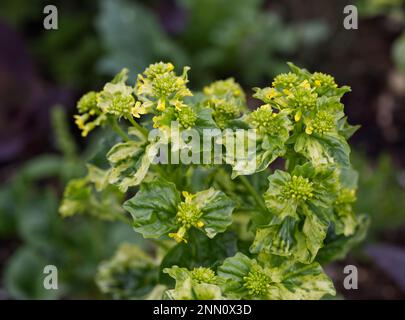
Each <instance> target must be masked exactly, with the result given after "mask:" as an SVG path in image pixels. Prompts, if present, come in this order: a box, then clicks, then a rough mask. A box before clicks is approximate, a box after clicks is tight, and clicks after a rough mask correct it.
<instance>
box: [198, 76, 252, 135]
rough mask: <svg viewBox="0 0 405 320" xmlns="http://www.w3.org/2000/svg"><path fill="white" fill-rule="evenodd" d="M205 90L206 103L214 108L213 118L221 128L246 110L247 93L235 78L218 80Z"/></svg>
mask: <svg viewBox="0 0 405 320" xmlns="http://www.w3.org/2000/svg"><path fill="white" fill-rule="evenodd" d="M203 92H204V95H205V103H206V104H207V105H208V106H209V107H210V108H212V109H213V118H214V120H215V122H216V123H217V125H218V127H220V128H225V127H226V125H227V123H228V121H229V120H232V119H236V118H238V117H240V116H241V114H242V112H243V111H245V110H246V98H245V94H244V93H243V90H242V88H241V87H240V85H239V84H238V83H236V82H235V80H234V79H233V78H229V79H226V80H219V81H216V82H214V83H212V84H211V85H209V86H207V87H205V88H204V90H203Z"/></svg>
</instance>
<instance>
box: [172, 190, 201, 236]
mask: <svg viewBox="0 0 405 320" xmlns="http://www.w3.org/2000/svg"><path fill="white" fill-rule="evenodd" d="M183 196H184V198H185V200H184V201H183V202H181V203H180V204H179V205H178V207H177V214H176V222H177V224H178V225H179V226H180V228H179V230H178V231H177V232H176V233H169V237H171V238H173V239H175V240H176V241H177V242H182V241H184V242H187V240H186V238H185V235H186V233H187V230H188V229H190V228H191V227H195V228H202V227H204V222H203V221H202V220H201V216H202V211H201V210H200V208H199V207H198V205H197V204H196V203H195V202H194V201H193V198H194V196H193V195H192V194H190V193H188V192H186V191H183Z"/></svg>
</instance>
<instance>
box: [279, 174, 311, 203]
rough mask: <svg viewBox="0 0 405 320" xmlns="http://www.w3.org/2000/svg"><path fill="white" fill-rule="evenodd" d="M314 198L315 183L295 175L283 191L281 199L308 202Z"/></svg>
mask: <svg viewBox="0 0 405 320" xmlns="http://www.w3.org/2000/svg"><path fill="white" fill-rule="evenodd" d="M313 196H314V194H313V183H312V182H311V181H309V179H308V178H304V177H301V176H296V175H293V176H292V177H291V180H290V181H288V182H287V183H286V185H285V186H284V189H283V190H282V193H281V197H282V198H283V199H284V200H286V199H291V198H292V199H297V200H304V201H305V200H307V199H310V198H312V197H313Z"/></svg>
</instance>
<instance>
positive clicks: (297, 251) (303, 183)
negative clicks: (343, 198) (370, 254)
mask: <svg viewBox="0 0 405 320" xmlns="http://www.w3.org/2000/svg"><path fill="white" fill-rule="evenodd" d="M338 185H339V184H338V179H337V175H336V172H335V170H334V168H333V167H332V168H330V167H325V166H321V167H316V168H315V167H313V166H312V165H311V164H310V163H307V164H305V165H302V166H296V167H295V168H294V170H293V171H292V172H291V174H290V173H287V172H283V171H280V170H276V171H275V173H274V174H272V175H271V176H270V177H269V189H268V190H267V191H266V193H265V195H264V198H265V201H266V206H267V207H268V209H269V214H268V216H267V221H266V220H265V219H264V218H263V220H262V221H261V224H259V225H258V226H257V230H256V237H255V240H254V242H253V244H252V246H251V248H250V250H251V252H253V253H259V252H267V253H271V254H275V255H280V256H285V257H290V258H291V259H293V260H296V261H300V262H303V263H311V262H312V261H313V260H314V259H315V257H316V255H317V252H318V250H319V249H320V248H321V247H322V245H323V241H324V239H325V237H326V233H327V230H328V227H329V225H330V224H331V222H332V221H333V215H332V210H331V207H332V205H333V203H334V201H335V199H336V193H337V188H338Z"/></svg>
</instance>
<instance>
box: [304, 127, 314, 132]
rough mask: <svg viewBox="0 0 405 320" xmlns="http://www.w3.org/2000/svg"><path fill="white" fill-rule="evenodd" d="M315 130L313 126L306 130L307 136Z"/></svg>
mask: <svg viewBox="0 0 405 320" xmlns="http://www.w3.org/2000/svg"><path fill="white" fill-rule="evenodd" d="M313 130H314V128H312V127H311V126H308V127H306V128H305V133H306V134H312V131H313Z"/></svg>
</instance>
